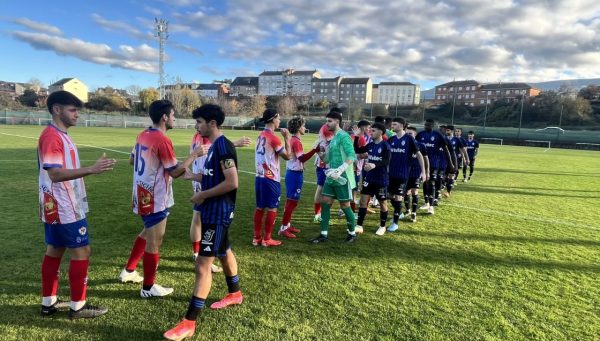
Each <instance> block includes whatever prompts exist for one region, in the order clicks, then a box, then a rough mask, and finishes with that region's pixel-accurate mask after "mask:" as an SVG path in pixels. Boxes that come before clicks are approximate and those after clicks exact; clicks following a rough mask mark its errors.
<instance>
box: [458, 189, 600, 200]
mask: <svg viewBox="0 0 600 341" xmlns="http://www.w3.org/2000/svg"><path fill="white" fill-rule="evenodd" d="M460 190H461V191H464V192H478V193H488V194H490V193H494V194H506V195H529V196H539V197H557V198H576V199H600V196H593V195H589V194H582V195H572V194H567V193H560V194H559V193H546V192H536V191H533V190H527V189H522V188H520V187H516V188H510V187H504V188H502V187H493V186H461V187H460ZM596 193H597V192H596Z"/></svg>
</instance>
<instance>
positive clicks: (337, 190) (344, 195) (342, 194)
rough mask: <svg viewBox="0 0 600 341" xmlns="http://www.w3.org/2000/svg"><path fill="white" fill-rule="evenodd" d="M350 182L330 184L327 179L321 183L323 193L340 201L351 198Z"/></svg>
mask: <svg viewBox="0 0 600 341" xmlns="http://www.w3.org/2000/svg"><path fill="white" fill-rule="evenodd" d="M350 186H351V185H350V182H347V183H346V184H345V185H331V184H329V183H328V182H327V181H325V184H324V185H323V192H321V193H322V194H323V195H325V196H328V197H332V198H334V199H337V200H338V201H340V202H345V201H350V200H352V187H350Z"/></svg>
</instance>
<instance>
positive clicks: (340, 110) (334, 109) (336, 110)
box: [329, 107, 342, 114]
mask: <svg viewBox="0 0 600 341" xmlns="http://www.w3.org/2000/svg"><path fill="white" fill-rule="evenodd" d="M329 112H339V113H340V114H341V113H342V109H340V108H338V107H333V108H331V109H329Z"/></svg>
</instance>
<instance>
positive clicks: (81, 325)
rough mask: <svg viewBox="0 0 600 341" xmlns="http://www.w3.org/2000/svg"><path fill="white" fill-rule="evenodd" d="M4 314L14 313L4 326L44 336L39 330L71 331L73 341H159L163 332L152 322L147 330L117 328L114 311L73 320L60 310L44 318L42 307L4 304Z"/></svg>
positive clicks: (126, 327)
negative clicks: (113, 316)
mask: <svg viewBox="0 0 600 341" xmlns="http://www.w3.org/2000/svg"><path fill="white" fill-rule="evenodd" d="M0 311H10V314H5V315H4V317H3V323H4V324H6V325H9V326H12V327H13V328H14V327H17V328H23V329H27V330H29V331H31V330H32V329H38V331H32V333H40V331H39V329H42V330H44V331H45V332H49V333H50V334H39V336H43V335H46V336H51V335H52V330H61V331H65V330H67V331H70V332H71V333H72V334H70V335H69V336H70V337H71V339H72V340H78V339H79V340H83V339H89V338H90V336H91V335H93V338H94V339H98V340H158V339H160V331H157V330H156V328H154V329H148V328H152V327H153V324H151V323H148V324H146V325H145V326H144V327H140V326H135V325H131V324H127V325H126V326H118V325H115V323H114V322H112V323H111V322H108V323H107V321H106V320H107V319H110V313H111V312H110V311H109V312H108V313H107V315H105V316H101V317H98V318H96V319H93V320H89V319H80V320H74V321H71V320H69V317H68V312H67V311H59V312H58V313H56V314H55V315H53V316H50V317H42V316H40V306H39V305H6V304H3V305H0Z"/></svg>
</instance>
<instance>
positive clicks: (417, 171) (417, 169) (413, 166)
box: [408, 142, 427, 179]
mask: <svg viewBox="0 0 600 341" xmlns="http://www.w3.org/2000/svg"><path fill="white" fill-rule="evenodd" d="M417 148H418V150H419V151H420V152H421V155H423V158H425V156H427V148H426V147H425V146H424V145H423V144H422V143H420V142H417ZM420 176H421V165H419V159H418V158H417V152H415V153H414V154H412V157H411V159H410V173H409V174H408V178H409V179H414V178H418V177H420Z"/></svg>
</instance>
